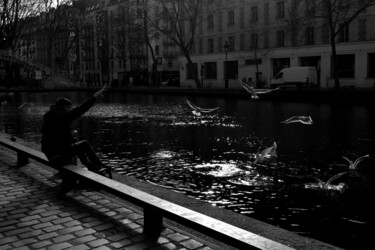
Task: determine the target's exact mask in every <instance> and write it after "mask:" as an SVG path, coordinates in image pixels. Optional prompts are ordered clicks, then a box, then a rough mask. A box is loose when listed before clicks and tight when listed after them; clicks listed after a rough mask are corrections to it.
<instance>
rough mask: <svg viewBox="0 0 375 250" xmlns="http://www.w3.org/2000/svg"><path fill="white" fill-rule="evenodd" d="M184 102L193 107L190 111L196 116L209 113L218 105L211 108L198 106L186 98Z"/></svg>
mask: <svg viewBox="0 0 375 250" xmlns="http://www.w3.org/2000/svg"><path fill="white" fill-rule="evenodd" d="M186 103H187V104H188V105H189V106H190V108H192V109H193V111H192V113H193V114H194V115H196V116H201V115H202V113H211V112H214V111H216V110H218V109H219V107H216V108H212V109H206V108H201V107H198V106H197V105H195V104H194V103H192V102H191V101H189V100H186Z"/></svg>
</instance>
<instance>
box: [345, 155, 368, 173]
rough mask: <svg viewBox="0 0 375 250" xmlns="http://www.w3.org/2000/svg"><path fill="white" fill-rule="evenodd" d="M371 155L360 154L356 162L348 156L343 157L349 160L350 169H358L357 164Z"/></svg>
mask: <svg viewBox="0 0 375 250" xmlns="http://www.w3.org/2000/svg"><path fill="white" fill-rule="evenodd" d="M368 157H370V155H363V156H360V157H358V158H357V159H356V160H355V161H354V162H353V161H351V160H349V159H348V158H347V157H345V156H343V157H342V158H344V159H345V160H346V161H347V162H349V170H356V169H357V166H358V164H359V163H360V162H361V161H363V160H364V159H366V158H368Z"/></svg>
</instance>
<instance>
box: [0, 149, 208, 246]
mask: <svg viewBox="0 0 375 250" xmlns="http://www.w3.org/2000/svg"><path fill="white" fill-rule="evenodd" d="M15 163H16V157H15V154H14V153H13V152H11V151H7V150H6V149H3V148H0V250H6V249H11V250H24V249H47V250H58V249H75V250H84V249H98V250H99V249H100V250H106V249H128V250H142V249H153V250H156V249H163V250H168V249H196V250H210V249H212V248H210V247H208V246H206V245H204V244H203V243H201V242H199V241H200V240H199V239H194V238H193V236H192V235H190V234H184V233H183V232H177V231H176V230H172V229H171V228H166V229H165V230H164V231H163V233H162V235H161V236H160V237H159V238H158V239H157V240H155V241H151V240H148V239H146V238H145V237H144V235H143V234H142V230H143V226H142V225H143V215H142V213H140V212H137V211H135V210H134V209H132V208H130V207H127V206H125V205H124V204H122V203H120V202H119V201H116V200H114V199H111V198H110V197H108V196H106V195H104V194H102V193H100V192H96V191H93V190H79V191H75V192H72V193H69V194H67V195H66V196H65V197H63V198H60V199H59V198H57V196H56V193H57V191H58V190H59V185H60V180H59V179H57V178H55V177H54V172H52V170H49V169H48V168H46V167H42V166H41V165H38V163H30V164H28V165H27V166H24V167H22V168H16V167H15Z"/></svg>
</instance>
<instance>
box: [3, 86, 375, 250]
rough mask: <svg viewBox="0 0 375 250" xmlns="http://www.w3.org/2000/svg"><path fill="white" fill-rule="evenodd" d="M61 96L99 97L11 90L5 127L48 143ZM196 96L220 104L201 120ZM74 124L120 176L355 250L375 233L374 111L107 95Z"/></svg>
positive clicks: (76, 98)
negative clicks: (44, 130)
mask: <svg viewBox="0 0 375 250" xmlns="http://www.w3.org/2000/svg"><path fill="white" fill-rule="evenodd" d="M60 96H64V97H68V98H70V99H71V100H72V101H73V103H80V102H83V101H84V100H85V99H86V98H88V97H89V96H90V95H89V93H86V92H60V93H57V92H51V93H33V94H30V93H6V94H3V95H1V96H0V99H1V121H0V127H1V129H2V130H3V131H5V132H7V133H9V134H13V135H16V136H18V137H21V138H24V139H25V140H28V141H31V142H35V143H39V142H40V139H41V133H40V128H41V124H42V116H43V114H44V113H45V112H46V111H47V110H48V109H49V106H50V105H51V104H52V103H54V101H55V100H56V98H58V97H60ZM186 100H189V101H191V102H192V103H194V104H195V105H197V106H200V107H204V108H215V107H219V109H218V110H217V111H215V112H213V113H209V114H202V115H201V116H197V115H194V114H193V113H192V109H191V108H190V107H189V106H188V104H187V102H186ZM301 115H303V116H311V118H312V120H313V124H311V125H306V124H302V123H291V124H283V123H281V122H282V121H284V120H286V119H288V118H290V117H292V116H301ZM72 129H73V130H76V131H75V132H76V134H77V137H78V138H85V139H87V140H89V141H90V142H91V143H92V145H93V147H94V149H95V151H96V152H98V154H99V156H100V158H101V159H102V160H103V161H104V162H105V163H106V164H107V165H109V166H111V167H112V168H113V169H114V171H116V172H117V173H119V174H123V175H129V176H133V177H136V178H137V179H139V180H142V181H147V182H149V183H151V184H153V185H159V186H162V187H165V188H168V189H170V190H173V191H176V192H180V193H183V194H185V195H187V196H189V197H194V198H196V199H199V200H202V201H205V202H209V203H211V204H212V205H213V206H217V207H220V208H223V209H228V210H231V211H234V212H236V213H240V214H244V215H247V216H250V217H253V218H255V219H259V220H261V221H264V222H267V223H270V224H272V225H275V226H279V227H281V228H284V229H287V230H290V231H294V232H296V233H298V234H300V235H303V236H307V237H312V238H316V239H318V240H322V241H325V242H327V243H331V244H333V245H336V246H340V247H344V248H347V249H355V248H356V247H358V246H359V245H361V244H363V242H365V241H367V240H368V239H369V237H370V236H369V235H370V233H369V232H370V229H371V228H372V226H373V222H374V211H375V210H374V205H373V200H374V194H375V191H374V189H375V188H374V183H375V180H374V178H375V177H374V176H375V175H374V173H375V166H374V157H375V152H374V151H375V108H374V107H370V106H361V105H353V104H347V103H342V102H341V103H334V102H332V103H330V104H327V103H322V104H319V103H313V104H312V103H296V102H280V101H278V102H276V101H275V102H274V101H270V100H267V101H265V100H262V99H258V100H253V99H250V98H249V97H247V96H244V97H241V98H234V97H227V98H223V97H213V96H212V97H209V96H183V95H176V96H172V95H162V94H157V95H152V94H136V93H106V94H105V96H104V98H103V99H101V100H100V101H99V102H98V103H97V104H96V105H95V106H94V107H93V108H92V109H91V110H90V111H89V112H88V113H86V114H85V115H84V116H83V117H81V118H80V119H79V120H78V121H77V122H75V124H74V126H73V128H72ZM274 142H275V143H276V145H277V148H276V152H277V154H276V156H273V157H270V158H265V159H263V160H262V161H258V162H257V163H256V164H254V160H255V158H256V155H257V153H259V152H260V151H262V150H263V149H265V148H267V147H270V146H271V145H273V143H274ZM364 155H369V157H367V158H365V159H364V160H363V161H362V162H360V163H359V164H358V166H357V168H356V170H351V171H349V163H348V161H347V160H345V159H344V158H343V157H347V158H348V159H350V160H352V161H354V160H355V159H357V158H358V157H360V156H364ZM346 171H348V173H346V174H344V175H343V176H341V177H339V178H338V179H336V180H334V181H333V182H332V183H326V182H327V181H328V180H329V179H330V177H332V176H334V175H336V174H339V173H342V172H346ZM357 249H358V248H357Z"/></svg>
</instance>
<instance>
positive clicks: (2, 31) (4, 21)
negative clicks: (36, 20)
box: [0, 0, 39, 51]
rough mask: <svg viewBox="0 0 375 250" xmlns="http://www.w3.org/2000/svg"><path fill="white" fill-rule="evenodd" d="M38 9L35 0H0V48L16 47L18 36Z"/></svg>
mask: <svg viewBox="0 0 375 250" xmlns="http://www.w3.org/2000/svg"><path fill="white" fill-rule="evenodd" d="M38 10H39V2H38V1H37V0H34V1H28V0H1V1H0V49H11V50H12V51H15V50H16V49H17V43H18V40H19V36H20V34H21V33H22V31H23V30H24V29H26V28H27V27H28V25H30V22H28V21H29V19H30V18H31V17H32V16H35V15H36V13H37V12H38Z"/></svg>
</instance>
